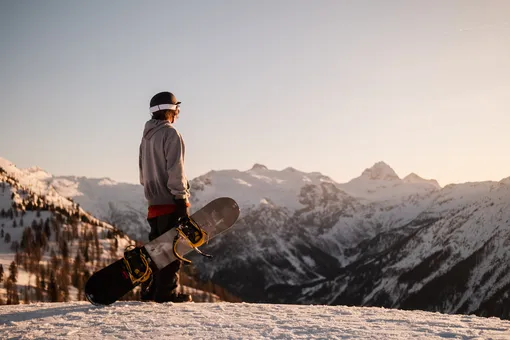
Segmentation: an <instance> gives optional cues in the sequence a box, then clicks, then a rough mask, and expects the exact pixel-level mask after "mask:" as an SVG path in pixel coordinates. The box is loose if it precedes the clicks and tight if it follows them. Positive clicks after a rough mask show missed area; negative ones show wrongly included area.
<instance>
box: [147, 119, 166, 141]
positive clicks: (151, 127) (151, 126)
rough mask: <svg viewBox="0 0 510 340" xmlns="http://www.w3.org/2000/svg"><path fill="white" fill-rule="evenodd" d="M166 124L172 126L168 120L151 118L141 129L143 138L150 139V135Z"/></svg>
mask: <svg viewBox="0 0 510 340" xmlns="http://www.w3.org/2000/svg"><path fill="white" fill-rule="evenodd" d="M166 126H172V124H171V123H170V122H169V121H168V120H158V119H151V120H149V121H147V123H145V129H144V130H143V138H144V139H151V138H152V136H154V134H155V133H156V132H158V131H159V130H161V129H162V128H164V127H166Z"/></svg>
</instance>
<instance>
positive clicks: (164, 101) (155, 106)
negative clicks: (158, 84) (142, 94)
mask: <svg viewBox="0 0 510 340" xmlns="http://www.w3.org/2000/svg"><path fill="white" fill-rule="evenodd" d="M179 104H181V102H179V101H177V98H175V96H174V95H173V93H171V92H160V93H158V94H156V95H154V97H152V99H151V102H150V110H151V112H152V113H154V112H158V111H161V110H175V109H176V108H177V106H178V105H179Z"/></svg>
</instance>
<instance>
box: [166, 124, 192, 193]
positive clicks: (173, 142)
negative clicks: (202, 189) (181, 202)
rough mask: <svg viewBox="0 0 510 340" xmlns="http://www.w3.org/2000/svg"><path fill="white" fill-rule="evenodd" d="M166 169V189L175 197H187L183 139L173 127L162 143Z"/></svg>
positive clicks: (187, 188)
mask: <svg viewBox="0 0 510 340" xmlns="http://www.w3.org/2000/svg"><path fill="white" fill-rule="evenodd" d="M164 150H165V158H166V171H167V173H168V183H167V186H168V189H169V190H170V192H171V194H172V195H174V196H175V198H176V199H187V198H188V197H189V195H190V194H189V187H188V180H187V178H186V175H185V173H184V153H185V147H184V141H183V140H182V137H181V135H180V134H179V133H178V132H177V131H176V130H174V129H172V130H169V134H168V136H167V139H166V141H165V143H164Z"/></svg>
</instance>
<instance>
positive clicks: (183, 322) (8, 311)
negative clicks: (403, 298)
mask: <svg viewBox="0 0 510 340" xmlns="http://www.w3.org/2000/svg"><path fill="white" fill-rule="evenodd" d="M0 337H1V338H2V339H136V338H138V339H415V340H417V339H510V321H503V320H500V319H497V318H481V317H476V316H468V315H445V314H439V313H430V312H422V311H402V310H394V309H383V308H367V307H343V306H335V307H333V306H319V305H308V306H303V305H276V304H275V305H269V304H247V303H225V302H220V303H186V304H172V303H166V304H154V303H143V302H117V303H115V304H114V305H111V306H109V307H96V306H92V305H91V304H89V303H86V302H72V303H53V304H51V303H38V304H29V305H16V306H13V305H10V306H2V307H1V308H0Z"/></svg>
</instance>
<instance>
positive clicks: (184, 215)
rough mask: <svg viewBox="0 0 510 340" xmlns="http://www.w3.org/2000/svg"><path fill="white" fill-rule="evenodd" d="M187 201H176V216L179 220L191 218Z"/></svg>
mask: <svg viewBox="0 0 510 340" xmlns="http://www.w3.org/2000/svg"><path fill="white" fill-rule="evenodd" d="M186 203H187V202H186V200H185V199H176V200H175V212H174V213H175V215H176V216H177V218H178V219H188V218H189V211H188V207H187V205H186Z"/></svg>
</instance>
